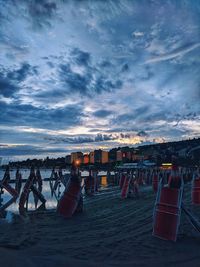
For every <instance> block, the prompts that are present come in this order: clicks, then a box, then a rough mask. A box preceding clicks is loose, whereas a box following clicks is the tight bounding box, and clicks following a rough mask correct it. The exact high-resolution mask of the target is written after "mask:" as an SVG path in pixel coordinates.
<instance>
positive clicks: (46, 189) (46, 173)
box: [0, 170, 108, 213]
mask: <svg viewBox="0 0 200 267" xmlns="http://www.w3.org/2000/svg"><path fill="white" fill-rule="evenodd" d="M21 173H22V178H23V179H25V178H28V176H29V174H30V171H28V170H21ZM65 173H69V172H66V171H63V174H65ZM105 174H106V173H105V172H99V175H103V176H102V177H101V179H100V178H99V182H100V187H101V188H102V190H103V189H106V187H107V186H108V182H107V176H105ZM0 175H1V176H0V177H1V179H2V178H3V175H4V172H2V170H1V171H0ZM41 175H42V177H43V178H49V177H50V175H51V170H41ZM10 176H11V179H15V171H12V172H10ZM82 176H88V172H82ZM83 184H84V179H82V183H81V185H82V186H83ZM11 186H12V187H14V186H15V185H14V184H11ZM23 186H24V183H23V184H22V188H23ZM59 190H60V194H61V195H62V193H63V191H64V186H63V185H62V184H61V186H60V188H59ZM42 193H43V195H44V197H45V199H46V208H47V209H55V208H56V206H57V200H56V198H55V196H51V191H50V186H49V182H48V181H43V188H42ZM83 194H84V190H83ZM1 197H2V199H3V203H5V202H7V201H8V200H9V199H10V198H11V196H10V194H9V193H8V192H7V191H6V190H4V194H2V195H1ZM18 203H19V198H18V199H17V201H16V203H13V204H12V205H11V206H9V207H8V208H7V210H8V211H11V212H14V213H18ZM40 204H41V203H40V202H39V201H38V206H39V205H40ZM34 209H35V204H34V198H33V194H32V192H31V193H30V194H29V201H28V210H34Z"/></svg>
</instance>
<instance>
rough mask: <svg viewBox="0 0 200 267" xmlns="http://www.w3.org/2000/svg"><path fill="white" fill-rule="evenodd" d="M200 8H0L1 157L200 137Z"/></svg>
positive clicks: (49, 3)
mask: <svg viewBox="0 0 200 267" xmlns="http://www.w3.org/2000/svg"><path fill="white" fill-rule="evenodd" d="M199 74H200V1H195V0H194V1H191V0H188V1H187V0H180V1H176V0H171V1H170V0H166V1H160V0H135V1H128V0H127V1H126V0H121V1H117V0H107V1H103V0H102V1H97V0H96V1H95V0H91V1H89V0H88V1H84V0H82V1H78V0H77V1H76V0H74V1H69V0H68V1H67V0H66V1H65V0H20V1H17V0H0V99H1V100H0V103H1V104H0V109H1V110H0V116H1V124H0V131H1V133H0V142H1V144H0V156H3V157H4V158H9V159H12V160H13V159H22V158H27V157H30V158H32V157H39V158H42V157H45V156H47V155H48V156H52V157H56V156H59V155H61V156H63V155H66V154H68V153H70V152H71V151H76V150H81V151H90V150H92V149H94V148H97V147H98V148H99V147H100V148H103V149H109V148H111V147H118V146H125V145H129V146H132V145H138V144H145V143H148V142H164V141H169V140H180V139H186V138H192V137H197V136H200V75H199Z"/></svg>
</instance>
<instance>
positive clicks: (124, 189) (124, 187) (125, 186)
mask: <svg viewBox="0 0 200 267" xmlns="http://www.w3.org/2000/svg"><path fill="white" fill-rule="evenodd" d="M130 182H131V175H130V174H127V175H126V176H125V179H124V183H123V185H122V190H121V198H122V199H125V198H127V195H128V192H129V186H130Z"/></svg>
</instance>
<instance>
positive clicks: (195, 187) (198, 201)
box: [192, 177, 200, 205]
mask: <svg viewBox="0 0 200 267" xmlns="http://www.w3.org/2000/svg"><path fill="white" fill-rule="evenodd" d="M192 204H195V205H200V177H198V178H195V177H194V178H193V181H192Z"/></svg>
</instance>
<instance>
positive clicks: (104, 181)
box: [101, 176, 108, 187]
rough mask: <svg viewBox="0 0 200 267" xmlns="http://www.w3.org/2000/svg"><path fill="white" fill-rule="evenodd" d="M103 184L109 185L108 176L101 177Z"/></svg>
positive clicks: (103, 185)
mask: <svg viewBox="0 0 200 267" xmlns="http://www.w3.org/2000/svg"><path fill="white" fill-rule="evenodd" d="M101 186H102V187H106V186H108V181H107V176H102V177H101Z"/></svg>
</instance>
